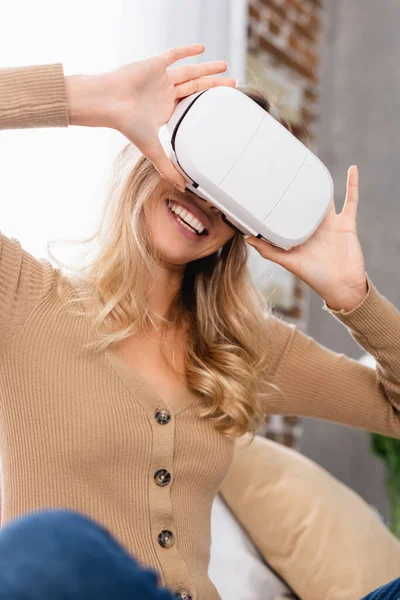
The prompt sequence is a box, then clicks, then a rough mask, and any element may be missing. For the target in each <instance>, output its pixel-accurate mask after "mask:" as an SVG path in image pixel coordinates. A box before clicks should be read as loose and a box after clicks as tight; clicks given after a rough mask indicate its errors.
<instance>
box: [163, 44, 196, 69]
mask: <svg viewBox="0 0 400 600" xmlns="http://www.w3.org/2000/svg"><path fill="white" fill-rule="evenodd" d="M204 50H205V46H204V44H186V45H185V46H176V47H175V48H169V50H165V51H164V52H161V53H160V54H159V55H158V56H159V57H160V60H161V61H162V62H163V64H164V67H165V68H167V67H169V66H170V65H172V64H173V63H174V62H176V61H178V60H181V59H182V58H187V57H188V56H197V54H202V53H203V52H204Z"/></svg>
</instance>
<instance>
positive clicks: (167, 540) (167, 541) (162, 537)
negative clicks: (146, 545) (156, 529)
mask: <svg viewBox="0 0 400 600" xmlns="http://www.w3.org/2000/svg"><path fill="white" fill-rule="evenodd" d="M157 539H158V543H159V544H160V546H162V547H163V548H171V546H173V545H174V543H175V536H174V534H173V533H172V531H169V530H168V529H163V530H162V531H160V533H159V534H158V538H157Z"/></svg>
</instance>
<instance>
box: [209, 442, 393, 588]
mask: <svg viewBox="0 0 400 600" xmlns="http://www.w3.org/2000/svg"><path fill="white" fill-rule="evenodd" d="M248 440H249V438H248V437H247V436H245V437H244V438H241V439H240V440H238V441H237V442H236V450H235V455H234V460H233V464H232V467H231V469H230V470H229V473H228V475H227V477H226V479H225V480H224V483H223V485H222V488H221V490H220V491H221V495H222V496H223V498H224V499H225V501H226V503H227V504H228V506H229V507H230V508H231V510H232V512H233V513H234V514H235V516H236V518H237V519H238V521H239V522H240V523H241V525H242V526H243V528H244V529H245V530H246V531H247V532H248V534H249V535H250V537H251V538H252V540H253V542H254V543H255V545H256V546H257V548H258V549H259V550H260V552H261V554H262V556H263V557H264V559H265V560H266V561H267V562H268V563H269V564H270V565H271V567H272V568H273V569H275V570H276V572H277V573H278V574H279V575H280V576H281V577H282V578H283V579H284V580H285V581H286V582H287V583H288V584H289V585H290V586H291V587H292V588H293V589H294V591H295V592H296V593H297V594H298V595H299V596H300V598H301V599H302V600H359V599H360V598H361V597H362V596H365V595H366V594H368V593H369V592H370V591H372V590H373V589H375V588H377V587H379V586H381V585H382V584H384V583H387V582H388V581H390V580H392V579H395V578H396V577H398V576H399V575H400V542H399V540H397V539H396V538H395V537H394V536H393V535H392V534H391V533H390V531H389V530H388V529H387V527H386V526H385V525H384V524H383V523H382V521H381V520H380V518H379V516H378V515H377V514H376V513H375V511H374V510H373V509H371V508H370V506H369V505H368V504H367V503H366V502H365V501H364V500H363V499H362V498H361V497H360V496H359V495H358V494H356V493H355V492H353V491H352V490H351V489H350V488H349V487H347V486H345V485H343V484H342V483H340V482H339V481H338V480H337V479H335V478H334V477H333V476H332V475H330V474H329V473H328V472H327V471H325V470H324V469H322V468H321V467H320V466H319V465H317V464H316V463H314V462H313V461H311V460H310V459H308V458H306V457H305V456H303V455H301V454H299V453H298V452H296V451H295V450H292V449H290V448H287V447H285V446H282V445H280V444H278V443H276V442H272V441H270V440H267V439H265V438H262V437H260V436H257V437H256V438H255V440H254V442H252V443H251V444H250V445H248V446H246V445H245V444H246V443H247V442H248Z"/></svg>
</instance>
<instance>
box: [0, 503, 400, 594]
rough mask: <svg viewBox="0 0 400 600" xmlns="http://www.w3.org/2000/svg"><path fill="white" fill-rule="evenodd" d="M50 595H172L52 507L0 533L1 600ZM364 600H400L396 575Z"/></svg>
mask: <svg viewBox="0 0 400 600" xmlns="http://www.w3.org/2000/svg"><path fill="white" fill-rule="evenodd" d="M178 597H179V596H178ZM175 598H176V596H175ZM50 599H51V600H174V594H173V593H172V592H170V591H169V590H168V589H166V588H161V587H160V586H159V585H158V577H157V574H156V573H155V572H154V571H152V570H150V569H147V568H144V567H142V566H140V565H139V564H138V563H137V562H136V561H135V560H134V559H133V558H132V557H131V556H130V555H129V554H128V553H127V552H125V550H124V549H123V548H122V547H121V546H120V545H119V544H118V543H117V542H116V541H115V540H114V538H113V537H112V536H111V535H110V534H109V533H108V532H107V531H106V530H105V529H103V528H102V527H100V526H99V525H97V524H96V523H94V522H93V521H91V520H90V519H88V518H86V517H84V516H83V515H80V514H78V513H75V512H69V511H63V510H52V511H45V512H37V513H32V514H30V515H26V516H24V517H21V518H19V519H16V520H15V521H13V522H10V523H9V524H7V525H6V526H5V527H3V528H2V529H1V531H0V600H50ZM362 600H400V578H399V579H395V580H394V581H392V582H391V583H388V584H387V585H384V586H383V587H381V588H379V589H377V590H375V591H373V592H371V593H370V594H368V596H365V597H364V598H363V599H362Z"/></svg>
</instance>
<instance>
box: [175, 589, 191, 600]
mask: <svg viewBox="0 0 400 600" xmlns="http://www.w3.org/2000/svg"><path fill="white" fill-rule="evenodd" d="M175 598H177V600H192V596H191V595H190V594H189V592H187V591H186V590H182V591H180V592H176V594H175Z"/></svg>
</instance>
